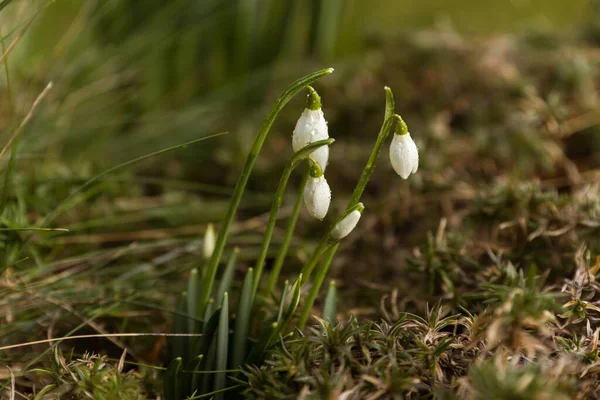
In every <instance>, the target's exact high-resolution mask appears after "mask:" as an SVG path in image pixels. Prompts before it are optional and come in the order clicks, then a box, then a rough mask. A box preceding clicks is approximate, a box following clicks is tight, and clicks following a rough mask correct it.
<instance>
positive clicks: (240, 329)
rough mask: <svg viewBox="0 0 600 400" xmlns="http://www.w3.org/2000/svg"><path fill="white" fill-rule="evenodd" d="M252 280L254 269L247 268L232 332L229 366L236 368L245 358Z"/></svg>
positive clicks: (250, 309) (250, 310)
mask: <svg viewBox="0 0 600 400" xmlns="http://www.w3.org/2000/svg"><path fill="white" fill-rule="evenodd" d="M253 282H254V270H253V269H252V268H248V273H247V274H246V278H244V284H243V286H242V294H241V296H240V302H239V306H238V309H237V317H236V320H235V329H234V332H233V353H232V355H231V356H232V357H231V366H232V367H234V368H237V367H239V366H241V365H242V363H243V362H244V359H245V358H246V344H247V343H248V326H249V324H250V315H251V312H252V284H253Z"/></svg>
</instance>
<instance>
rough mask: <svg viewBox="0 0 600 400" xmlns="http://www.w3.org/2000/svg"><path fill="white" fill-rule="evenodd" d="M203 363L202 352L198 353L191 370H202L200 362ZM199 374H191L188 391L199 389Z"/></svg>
mask: <svg viewBox="0 0 600 400" xmlns="http://www.w3.org/2000/svg"><path fill="white" fill-rule="evenodd" d="M203 363H204V354H200V355H199V356H198V357H196V359H195V360H194V366H193V367H192V371H202V364H203ZM201 378H202V375H201V374H193V376H192V381H191V382H190V393H197V392H198V391H199V390H200V383H201Z"/></svg>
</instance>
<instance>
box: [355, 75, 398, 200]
mask: <svg viewBox="0 0 600 400" xmlns="http://www.w3.org/2000/svg"><path fill="white" fill-rule="evenodd" d="M394 119H395V118H394V95H393V94H392V90H391V89H390V88H389V87H387V86H386V87H385V116H384V118H383V125H382V126H381V129H380V130H379V135H377V141H376V142H375V146H374V147H373V150H372V151H371V155H370V156H369V160H368V161H367V165H365V168H364V169H363V172H362V175H361V177H360V179H359V180H358V183H357V184H356V188H355V189H354V192H353V193H352V197H351V198H350V203H348V208H350V207H352V206H353V205H355V204H357V203H358V202H359V201H360V197H361V196H362V194H363V192H364V190H365V187H366V186H367V183H368V182H369V179H370V178H371V175H372V174H373V170H374V169H375V162H376V161H377V157H379V153H380V152H381V148H382V147H383V145H384V144H385V140H386V139H387V137H388V136H389V134H390V131H391V128H392V124H393V122H394Z"/></svg>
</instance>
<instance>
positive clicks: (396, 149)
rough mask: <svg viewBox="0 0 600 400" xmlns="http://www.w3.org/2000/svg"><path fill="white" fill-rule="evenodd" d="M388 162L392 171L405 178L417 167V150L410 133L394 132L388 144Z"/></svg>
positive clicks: (415, 170)
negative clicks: (399, 133)
mask: <svg viewBox="0 0 600 400" xmlns="http://www.w3.org/2000/svg"><path fill="white" fill-rule="evenodd" d="M390 162H391V163H392V167H394V171H396V173H397V174H398V175H400V176H401V177H402V179H406V178H408V177H409V175H410V174H414V173H415V172H417V169H418V168H419V150H417V145H416V144H415V142H414V140H412V138H411V137H410V133H406V134H404V135H398V134H394V138H393V139H392V144H391V145H390Z"/></svg>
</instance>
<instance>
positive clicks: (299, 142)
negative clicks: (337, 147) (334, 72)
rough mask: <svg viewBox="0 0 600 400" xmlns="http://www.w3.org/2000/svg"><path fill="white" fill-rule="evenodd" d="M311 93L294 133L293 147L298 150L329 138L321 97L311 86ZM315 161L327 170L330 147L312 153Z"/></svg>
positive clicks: (295, 150) (311, 155)
mask: <svg viewBox="0 0 600 400" xmlns="http://www.w3.org/2000/svg"><path fill="white" fill-rule="evenodd" d="M309 90H310V93H309V95H308V99H307V102H306V108H305V109H304V112H302V115H301V116H300V118H299V119H298V122H296V127H295V128H294V133H293V135H292V148H293V149H294V152H297V151H298V150H300V149H301V148H303V147H304V146H306V145H307V144H310V143H314V142H317V141H319V140H324V139H328V138H329V132H328V129H327V121H325V117H324V116H323V111H322V110H321V98H320V97H319V95H318V94H317V92H316V91H315V90H314V89H312V88H309ZM310 157H312V158H313V159H314V160H315V161H317V162H318V163H319V165H320V166H321V169H323V170H325V167H326V166H327V160H328V159H329V148H328V147H327V146H323V147H320V148H318V149H317V150H315V151H313V152H312V153H311V154H310Z"/></svg>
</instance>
